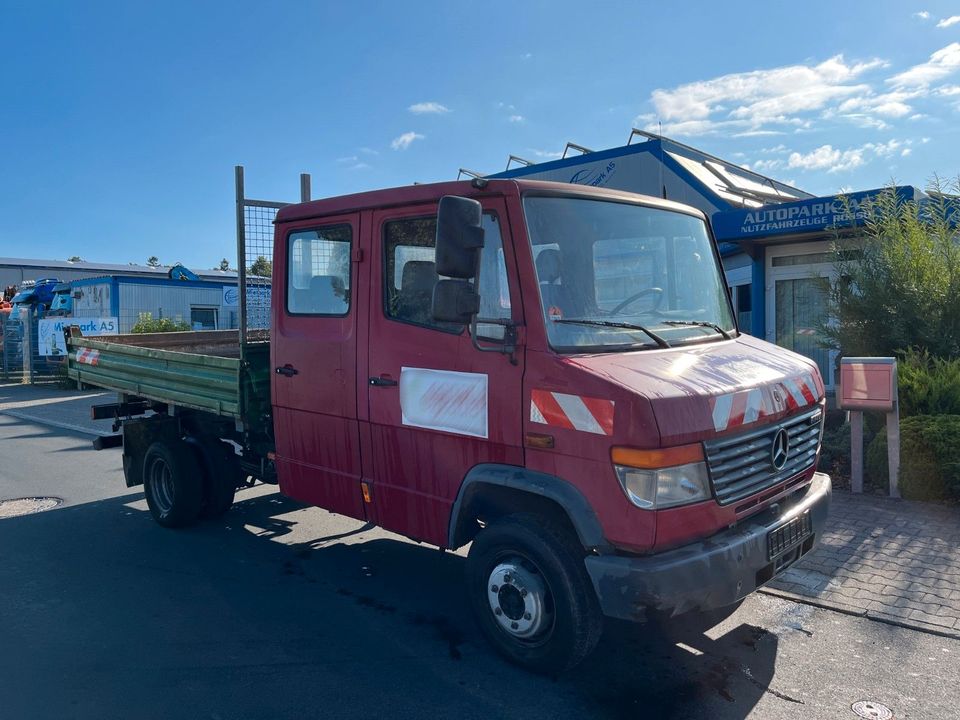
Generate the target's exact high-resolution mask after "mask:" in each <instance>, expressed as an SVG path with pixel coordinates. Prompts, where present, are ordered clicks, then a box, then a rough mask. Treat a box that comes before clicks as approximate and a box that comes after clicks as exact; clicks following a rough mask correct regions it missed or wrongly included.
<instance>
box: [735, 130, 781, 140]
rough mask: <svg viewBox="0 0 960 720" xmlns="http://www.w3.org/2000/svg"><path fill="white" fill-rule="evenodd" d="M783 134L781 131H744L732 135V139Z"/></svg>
mask: <svg viewBox="0 0 960 720" xmlns="http://www.w3.org/2000/svg"><path fill="white" fill-rule="evenodd" d="M784 134H785V133H784V132H783V131H782V130H744V131H743V132H738V133H734V134H733V136H734V137H738V138H741V137H764V136H767V135H784Z"/></svg>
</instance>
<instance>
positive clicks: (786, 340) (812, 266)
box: [462, 130, 923, 390]
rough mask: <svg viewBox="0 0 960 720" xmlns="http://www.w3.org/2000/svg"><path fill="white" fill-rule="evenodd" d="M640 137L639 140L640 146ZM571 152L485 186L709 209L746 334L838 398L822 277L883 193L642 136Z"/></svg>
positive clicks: (911, 194)
mask: <svg viewBox="0 0 960 720" xmlns="http://www.w3.org/2000/svg"><path fill="white" fill-rule="evenodd" d="M637 137H640V138H642V140H641V141H639V142H633V140H634V139H635V138H637ZM571 148H572V149H574V150H576V151H578V152H579V154H575V155H573V156H572V157H563V158H561V159H559V160H554V161H551V162H545V163H528V162H527V161H525V160H523V159H521V158H517V157H515V156H511V158H510V162H509V163H508V168H507V170H506V171H504V172H502V173H497V174H495V175H487V176H486V177H491V178H525V179H531V180H532V179H535V180H552V181H556V182H568V183H575V184H581V185H592V186H596V187H608V188H615V189H618V190H626V191H630V192H636V193H641V194H644V195H652V196H655V197H662V198H667V199H670V200H675V201H677V202H682V203H685V204H687V205H692V206H693V207H696V208H698V209H700V210H702V211H703V212H704V213H705V214H706V215H707V217H708V218H710V220H711V223H712V225H713V229H714V233H715V234H716V237H717V241H718V243H719V248H720V255H721V259H722V261H723V268H724V272H725V274H726V279H727V285H728V286H729V288H730V293H731V298H732V300H733V303H734V308H735V310H736V312H737V318H738V324H739V326H740V329H741V330H742V331H743V332H748V333H750V334H751V335H754V336H756V337H761V338H764V339H766V340H768V341H770V342H774V343H776V344H778V345H781V346H783V347H786V348H789V349H791V350H795V351H796V352H799V353H801V354H803V355H806V356H807V357H809V358H811V359H812V360H814V361H816V363H817V365H818V366H819V367H820V372H821V374H822V375H823V379H824V383H825V384H826V385H827V388H828V389H830V390H832V389H833V387H834V384H835V382H836V378H835V377H834V375H835V372H834V361H835V355H836V353H835V351H833V350H829V349H827V348H824V347H822V341H821V338H820V337H819V335H818V331H817V328H818V327H820V326H821V325H822V324H823V323H824V322H825V321H826V319H827V287H826V284H825V283H824V278H830V277H831V275H832V273H833V272H834V270H833V264H832V262H831V254H830V252H831V247H832V239H833V237H834V232H835V228H847V229H851V228H853V229H855V228H856V227H857V226H859V225H861V224H862V223H863V215H864V214H863V212H862V211H861V210H860V206H861V204H862V203H863V202H864V201H865V200H868V199H869V198H872V197H876V196H877V194H879V193H880V192H881V191H882V189H874V190H867V191H863V192H855V193H850V194H848V195H845V196H838V195H827V196H820V197H818V196H814V195H812V194H810V193H807V192H804V191H802V190H799V189H797V188H795V187H792V186H790V185H787V184H785V183H782V182H779V181H777V180H774V179H773V178H769V177H766V176H764V175H761V174H759V173H755V172H752V171H750V170H746V169H744V168H742V167H740V166H738V165H736V164H735V163H731V162H728V161H726V160H721V159H720V158H717V157H714V156H712V155H709V154H707V153H705V152H702V151H701V150H697V149H696V148H692V147H690V146H688V145H684V144H682V143H678V142H676V141H673V140H670V139H668V138H665V137H662V136H659V135H654V134H652V133H646V132H643V131H640V130H634V131H633V132H632V133H631V135H630V139H629V141H628V143H627V144H626V145H624V146H622V147H617V148H612V149H609V150H600V151H591V150H588V149H587V148H583V147H581V146H577V145H573V144H569V145H568V146H567V151H569V150H570V149H571ZM566 154H567V153H566V152H565V153H564V155H566ZM515 164H516V165H517V166H515V167H510V166H511V165H515ZM462 172H466V173H467V174H474V173H469V172H468V171H462ZM897 194H898V196H900V197H901V198H902V199H911V200H919V199H921V198H922V197H923V193H921V192H920V191H919V190H917V189H916V188H913V187H909V186H904V187H897Z"/></svg>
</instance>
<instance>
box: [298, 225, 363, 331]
mask: <svg viewBox="0 0 960 720" xmlns="http://www.w3.org/2000/svg"><path fill="white" fill-rule="evenodd" d="M351 239H352V229H351V227H350V226H349V225H334V226H331V227H325V228H320V229H317V230H303V231H299V232H294V233H291V234H290V237H289V239H288V240H287V312H289V313H290V314H291V315H338V316H343V315H346V314H347V313H348V312H349V310H350V242H351Z"/></svg>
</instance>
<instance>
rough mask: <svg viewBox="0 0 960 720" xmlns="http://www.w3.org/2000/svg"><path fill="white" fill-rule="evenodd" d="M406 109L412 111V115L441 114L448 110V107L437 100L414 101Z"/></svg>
mask: <svg viewBox="0 0 960 720" xmlns="http://www.w3.org/2000/svg"><path fill="white" fill-rule="evenodd" d="M407 110H409V111H410V112H412V113H413V114H414V115H427V114H432V115H442V114H443V113H448V112H450V108H448V107H446V106H445V105H441V104H440V103H438V102H432V101H431V102H419V103H414V104H413V105H411V106H410V107H408V108H407Z"/></svg>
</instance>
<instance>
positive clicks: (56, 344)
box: [37, 317, 120, 357]
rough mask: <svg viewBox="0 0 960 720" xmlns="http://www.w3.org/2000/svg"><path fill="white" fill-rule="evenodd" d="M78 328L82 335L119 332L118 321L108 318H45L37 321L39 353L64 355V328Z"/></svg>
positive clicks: (51, 355) (52, 355)
mask: <svg viewBox="0 0 960 720" xmlns="http://www.w3.org/2000/svg"><path fill="white" fill-rule="evenodd" d="M73 325H75V326H77V327H78V328H80V332H82V333H83V335H84V337H92V336H96V335H116V334H118V333H119V332H120V321H119V320H118V319H117V318H115V317H108V318H46V319H43V320H38V321H37V339H38V340H39V346H40V354H41V355H45V356H46V357H66V355H67V343H66V340H65V339H64V337H63V331H64V329H65V328H68V327H71V326H73Z"/></svg>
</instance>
